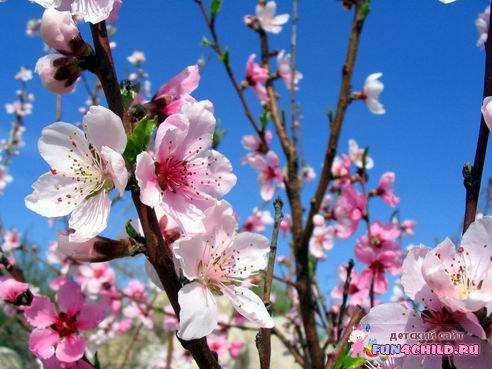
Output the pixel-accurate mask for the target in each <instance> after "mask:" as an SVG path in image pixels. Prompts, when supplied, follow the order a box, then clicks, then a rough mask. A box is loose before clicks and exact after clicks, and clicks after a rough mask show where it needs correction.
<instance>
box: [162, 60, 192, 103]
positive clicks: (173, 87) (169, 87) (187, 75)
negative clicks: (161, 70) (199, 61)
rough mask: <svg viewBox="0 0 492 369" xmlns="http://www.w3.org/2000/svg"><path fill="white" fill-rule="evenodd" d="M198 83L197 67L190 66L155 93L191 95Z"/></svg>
mask: <svg viewBox="0 0 492 369" xmlns="http://www.w3.org/2000/svg"><path fill="white" fill-rule="evenodd" d="M199 83H200V70H199V68H198V65H190V66H189V67H186V68H185V69H184V70H182V71H181V72H180V73H178V74H177V75H175V76H174V77H173V78H172V79H170V80H169V81H168V82H167V83H166V84H165V85H164V86H162V87H161V88H160V89H159V92H158V93H157V95H158V96H160V95H172V96H176V97H177V96H182V95H188V94H191V93H192V92H193V91H195V90H196V88H197V87H198V84H199Z"/></svg>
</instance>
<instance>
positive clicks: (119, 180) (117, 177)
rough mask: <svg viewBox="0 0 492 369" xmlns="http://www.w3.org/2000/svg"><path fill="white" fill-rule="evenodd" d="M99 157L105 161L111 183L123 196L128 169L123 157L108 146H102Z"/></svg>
mask: <svg viewBox="0 0 492 369" xmlns="http://www.w3.org/2000/svg"><path fill="white" fill-rule="evenodd" d="M101 157H102V159H103V160H104V162H105V169H106V170H107V171H108V172H109V173H110V174H111V178H112V180H113V184H114V186H115V187H116V189H117V190H118V191H119V192H120V195H122V196H123V192H125V188H126V185H127V183H128V171H127V170H126V164H125V159H123V156H121V154H119V153H117V152H116V151H114V150H113V149H111V148H110V147H108V146H103V147H102V150H101Z"/></svg>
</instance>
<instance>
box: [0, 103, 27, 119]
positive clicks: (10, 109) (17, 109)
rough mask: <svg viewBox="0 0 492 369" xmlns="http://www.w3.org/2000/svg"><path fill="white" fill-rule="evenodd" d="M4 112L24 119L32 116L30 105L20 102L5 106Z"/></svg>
mask: <svg viewBox="0 0 492 369" xmlns="http://www.w3.org/2000/svg"><path fill="white" fill-rule="evenodd" d="M5 111H6V112H7V114H15V115H18V116H19V117H26V116H28V115H31V114H32V104H31V103H26V102H24V103H23V102H21V101H14V102H13V103H11V104H9V103H7V104H5Z"/></svg>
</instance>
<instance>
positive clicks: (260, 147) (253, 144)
mask: <svg viewBox="0 0 492 369" xmlns="http://www.w3.org/2000/svg"><path fill="white" fill-rule="evenodd" d="M270 141H272V132H271V131H269V130H266V131H265V142H266V144H267V145H268V144H269V143H270ZM241 144H242V145H243V147H244V148H245V149H246V150H248V151H249V153H248V154H247V155H246V157H244V158H243V159H242V161H243V163H247V162H248V160H251V159H253V158H254V157H255V156H256V155H260V156H261V155H265V154H266V153H267V152H268V147H266V146H265V144H264V143H263V141H262V140H261V139H260V138H259V137H258V135H245V136H243V138H242V139H241Z"/></svg>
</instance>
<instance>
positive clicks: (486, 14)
mask: <svg viewBox="0 0 492 369" xmlns="http://www.w3.org/2000/svg"><path fill="white" fill-rule="evenodd" d="M489 23H490V6H487V8H485V10H484V11H483V13H480V14H479V15H478V18H477V19H476V20H475V26H476V27H477V31H478V41H477V46H478V47H483V46H484V45H485V43H486V42H487V38H488V34H489Z"/></svg>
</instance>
